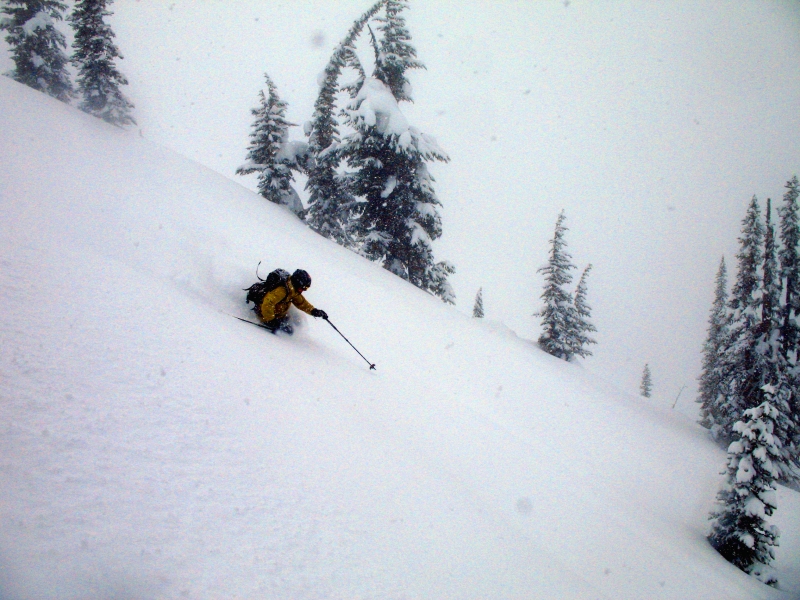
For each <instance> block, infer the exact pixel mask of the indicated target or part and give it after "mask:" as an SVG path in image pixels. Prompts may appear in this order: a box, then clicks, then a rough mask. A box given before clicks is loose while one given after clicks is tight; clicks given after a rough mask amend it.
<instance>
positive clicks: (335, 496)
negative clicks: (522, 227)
mask: <svg viewBox="0 0 800 600" xmlns="http://www.w3.org/2000/svg"><path fill="white" fill-rule="evenodd" d="M0 141H1V142H2V143H0V164H1V165H2V176H1V177H0V265H1V268H0V301H1V302H2V306H3V310H2V311H0V336H1V339H0V342H1V343H0V381H2V387H0V427H2V432H3V433H2V436H0V596H2V597H3V598H10V599H23V598H58V599H62V600H63V599H71V598H87V597H97V598H99V597H103V598H132V597H136V598H184V597H185V598H425V599H432V598H542V599H545V598H546V599H552V598H572V599H581V598H587V599H588V598H613V599H615V600H617V599H622V598H631V599H642V598H674V599H681V600H684V599H685V598H694V599H702V598H707V599H709V600H719V599H720V598H726V599H738V598H786V597H789V596H788V595H787V594H789V593H790V592H793V593H795V594H797V593H800V589H798V583H797V582H798V578H800V568H799V567H798V563H800V560H798V558H799V557H800V542H798V538H797V533H796V532H797V529H798V520H799V519H798V516H797V515H798V513H800V502H798V497H797V494H795V493H793V492H789V491H786V490H783V489H781V491H780V494H779V498H778V511H777V514H778V518H777V519H776V521H777V522H778V525H779V526H780V527H781V529H782V531H783V537H782V545H781V547H780V548H779V549H778V553H779V562H778V564H777V565H776V567H777V569H778V576H779V578H780V580H781V583H782V584H783V586H784V588H783V589H784V591H781V590H773V589H771V588H768V587H766V586H764V585H763V584H761V583H759V582H758V581H756V580H755V579H753V578H751V577H748V576H747V575H745V574H744V573H742V572H740V571H738V570H737V569H736V568H735V567H733V566H731V565H729V564H728V563H727V562H726V561H725V560H724V559H722V558H721V557H720V556H719V555H718V554H717V553H716V552H715V551H714V550H713V549H712V548H711V547H710V546H709V545H708V544H707V542H706V540H705V535H706V531H707V516H708V513H709V510H710V509H711V507H712V503H713V500H714V495H715V493H716V491H717V488H718V486H719V484H720V482H721V476H720V474H719V472H720V471H721V470H722V467H723V466H724V458H725V456H724V453H722V452H721V451H720V450H719V449H718V448H716V447H715V446H714V445H713V444H712V443H711V442H710V441H709V440H708V438H707V435H706V433H705V432H704V431H703V430H702V429H700V428H699V427H698V426H696V425H695V424H693V423H690V422H687V421H686V420H684V419H683V418H681V417H678V416H675V415H673V414H669V413H665V412H662V411H658V410H655V409H653V408H651V407H649V406H647V404H646V402H645V401H644V400H643V399H641V398H636V397H630V396H625V395H622V394H620V393H619V392H617V391H616V390H613V389H609V388H608V387H604V386H603V385H602V384H601V383H600V382H598V381H596V380H595V379H594V378H592V377H591V376H590V375H589V374H587V373H586V372H585V371H583V370H582V369H581V368H580V367H579V366H575V365H570V364H566V363H564V362H562V361H558V360H556V359H554V358H552V357H550V356H548V355H546V354H544V353H543V352H541V351H540V350H539V349H538V348H537V347H536V346H535V345H534V344H532V343H531V342H530V341H527V340H524V339H520V338H518V337H516V336H515V335H513V334H512V333H510V332H509V331H508V330H507V329H505V328H503V326H502V325H501V324H496V323H491V322H484V321H482V320H476V319H469V318H467V317H465V316H463V315H462V314H460V313H459V312H457V311H455V310H453V309H452V308H448V307H447V306H445V305H443V304H442V303H441V302H440V301H439V300H437V299H435V298H433V297H431V296H429V295H428V294H426V293H424V292H422V291H420V290H418V289H416V288H414V287H412V286H410V285H409V284H407V283H406V282H404V281H402V280H400V279H398V278H397V277H395V276H393V275H391V274H389V273H388V272H386V271H384V270H382V269H380V268H379V267H377V266H376V265H374V264H372V263H369V262H366V261H364V260H363V259H361V258H359V257H358V256H356V255H355V254H353V253H350V252H348V251H346V250H344V249H342V248H340V247H338V246H336V245H335V244H333V243H331V242H329V241H328V240H326V239H323V238H321V237H319V236H317V235H316V234H314V233H313V232H311V231H310V230H309V229H308V228H306V227H305V226H304V225H303V224H302V223H301V222H300V221H299V220H298V219H297V218H296V217H295V216H294V215H292V214H290V213H289V212H288V211H286V210H284V209H282V208H280V207H278V206H275V205H271V204H269V203H266V202H265V201H264V200H263V199H262V198H260V197H258V196H256V195H254V194H253V193H251V192H249V191H247V190H245V189H244V188H243V187H241V186H239V185H238V184H236V183H235V182H232V181H230V180H228V179H226V178H224V177H222V176H220V175H218V174H216V173H214V172H212V171H209V170H208V169H206V168H203V167H200V166H198V165H197V164H194V163H191V162H189V161H187V160H186V159H183V158H181V157H179V156H177V155H175V154H173V153H171V152H168V151H166V150H164V149H162V148H159V147H156V146H154V145H152V144H150V143H148V142H146V141H145V140H143V139H140V138H139V137H137V136H136V134H135V133H131V132H126V131H122V130H120V129H116V128H114V127H111V126H108V125H107V124H105V123H103V122H101V121H99V120H97V119H94V118H92V117H89V116H87V115H84V114H82V113H79V112H77V111H75V110H74V109H72V108H70V107H67V106H65V105H63V104H61V103H59V102H56V101H53V100H51V99H49V98H46V97H44V96H42V95H40V94H38V93H36V92H33V91H31V90H29V89H27V88H24V87H22V86H20V85H18V84H16V83H14V82H13V81H11V80H9V79H7V78H0ZM454 258H457V257H454ZM258 261H263V263H262V269H263V268H264V267H267V268H274V267H278V266H282V267H284V268H287V269H295V268H298V267H299V268H304V269H306V270H308V271H309V272H310V273H311V276H312V278H313V280H314V284H313V286H312V288H311V289H310V290H309V292H307V294H306V296H307V297H308V299H309V300H310V301H311V302H312V303H313V304H314V305H315V306H317V307H320V308H323V309H324V310H326V311H327V312H328V314H329V315H330V316H331V319H332V320H333V322H334V323H336V325H337V326H338V327H339V328H340V329H341V330H342V331H343V332H344V333H345V334H346V335H347V336H348V337H349V339H350V340H351V341H353V343H355V344H356V345H357V346H358V347H359V349H360V350H361V351H362V352H363V353H364V354H365V355H366V356H367V357H368V358H369V359H370V360H371V361H373V362H375V363H376V364H377V371H370V370H369V369H368V367H367V365H366V364H365V363H364V362H363V361H362V360H361V359H360V358H359V357H358V356H357V355H356V354H355V353H354V352H353V351H352V349H351V348H350V347H349V346H347V345H346V344H345V343H344V342H343V340H342V339H341V338H340V337H339V336H338V335H337V334H336V333H335V332H334V331H333V330H332V329H331V328H330V327H328V326H327V325H326V324H325V323H324V322H323V321H320V320H313V319H311V318H307V317H303V326H302V327H301V329H300V331H299V332H298V333H297V334H296V335H295V336H294V337H293V338H286V337H280V336H271V335H269V334H267V333H266V332H264V331H262V330H259V329H257V328H255V327H252V326H249V325H246V324H244V323H241V322H240V321H237V320H235V319H233V318H231V316H229V315H236V316H240V317H247V316H248V311H247V309H246V307H245V306H244V304H243V297H244V295H243V292H242V291H241V290H242V288H243V287H246V286H247V285H249V284H250V283H251V282H252V280H253V277H254V268H255V265H256V263H258ZM262 272H263V271H262ZM526 310H527V309H526ZM226 313H229V314H226ZM792 586H794V587H792ZM787 590H788V591H787Z"/></svg>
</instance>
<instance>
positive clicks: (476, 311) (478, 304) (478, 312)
mask: <svg viewBox="0 0 800 600" xmlns="http://www.w3.org/2000/svg"><path fill="white" fill-rule="evenodd" d="M472 316H473V317H475V318H476V319H482V318H483V288H478V293H477V294H476V295H475V306H474V307H473V308H472Z"/></svg>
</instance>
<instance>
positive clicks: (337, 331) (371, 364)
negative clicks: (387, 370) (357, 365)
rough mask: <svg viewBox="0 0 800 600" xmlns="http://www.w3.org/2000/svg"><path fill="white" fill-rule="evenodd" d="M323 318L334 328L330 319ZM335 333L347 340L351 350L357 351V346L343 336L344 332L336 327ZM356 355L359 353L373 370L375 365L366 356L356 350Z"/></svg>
mask: <svg viewBox="0 0 800 600" xmlns="http://www.w3.org/2000/svg"><path fill="white" fill-rule="evenodd" d="M325 320H326V321H327V322H328V325H330V326H331V327H333V328H334V329H336V325H334V324H333V323H331V320H330V319H328V318H327V317H326V318H325ZM336 333H338V334H339V335H341V336H342V337H343V338H344V341H345V342H347V343H348V344H350V347H351V348H352V349H353V350H355V351H356V352H358V348H356V347H355V346H353V344H352V343H351V342H350V340H348V339H347V338H346V337H344V334H343V333H342V332H341V331H339V330H338V329H336ZM358 355H359V356H360V357H361V358H363V359H364V360H366V361H367V364H368V365H369V368H370V370H373V371H374V370H375V365H374V364H373V363H371V362H369V361H368V360H367V358H366V357H365V356H364V355H363V354H361V352H358Z"/></svg>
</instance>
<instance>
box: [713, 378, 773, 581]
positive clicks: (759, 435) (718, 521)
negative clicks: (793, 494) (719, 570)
mask: <svg viewBox="0 0 800 600" xmlns="http://www.w3.org/2000/svg"><path fill="white" fill-rule="evenodd" d="M763 391H764V392H765V395H766V396H767V397H771V394H772V389H771V388H770V387H769V386H767V387H766V388H765V389H764V390H763ZM780 419H781V413H780V411H779V410H778V409H777V408H776V407H775V406H774V405H773V404H772V403H771V402H770V401H769V400H767V401H765V402H763V403H762V404H760V405H758V406H756V407H754V408H749V409H747V410H746V411H745V412H744V414H743V418H742V420H741V421H737V422H736V423H735V425H734V427H733V430H734V433H735V434H736V436H737V439H736V440H735V441H733V442H732V443H731V444H730V446H729V447H728V468H727V474H728V478H727V482H726V484H725V486H724V488H723V489H722V490H721V491H720V492H719V494H718V495H717V501H718V502H719V504H720V508H719V509H718V510H716V511H715V512H714V513H712V515H711V518H712V526H711V533H710V534H709V536H708V539H709V541H710V542H711V545H712V546H713V547H714V548H716V549H717V551H718V552H719V553H720V554H722V556H724V557H725V558H726V559H727V560H729V561H730V562H731V563H733V564H734V565H736V566H737V567H739V568H740V569H742V570H743V571H745V572H747V573H752V574H754V575H758V576H759V578H760V579H761V580H762V581H764V582H765V583H768V584H770V585H776V584H777V581H776V580H775V578H774V576H772V575H771V574H770V573H769V569H768V566H769V564H770V563H771V562H772V561H773V560H774V558H775V553H774V550H773V548H774V547H775V546H777V544H778V536H779V532H778V530H777V528H776V527H775V526H774V525H768V524H767V520H766V518H767V517H768V516H771V515H772V513H773V512H774V510H775V508H776V506H777V502H776V498H775V480H776V479H777V478H778V477H779V471H778V469H777V468H776V465H775V463H776V462H777V461H779V460H780V454H781V449H780V441H779V440H778V439H777V437H776V436H775V435H774V431H775V428H776V421H778V420H780Z"/></svg>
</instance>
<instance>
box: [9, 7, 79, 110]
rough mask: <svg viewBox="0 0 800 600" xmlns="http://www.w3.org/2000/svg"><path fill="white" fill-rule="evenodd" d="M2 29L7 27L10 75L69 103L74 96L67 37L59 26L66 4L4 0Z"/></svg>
mask: <svg viewBox="0 0 800 600" xmlns="http://www.w3.org/2000/svg"><path fill="white" fill-rule="evenodd" d="M0 6H1V7H0V15H6V16H5V17H3V18H0V31H7V32H8V33H7V35H6V42H7V43H8V45H9V46H10V49H11V58H12V60H13V61H14V69H13V70H12V71H11V72H10V73H8V75H9V76H10V77H11V78H12V79H14V80H16V81H19V82H20V83H24V84H25V85H27V86H29V87H32V88H33V89H35V90H39V91H40V92H44V93H45V94H47V95H49V96H52V97H53V98H57V99H58V100H61V101H62V102H66V103H69V101H70V99H71V98H72V97H73V94H74V92H73V88H72V83H71V82H70V78H69V73H68V72H67V64H68V63H69V59H68V58H67V55H66V53H65V50H66V48H67V42H66V38H65V37H64V34H63V33H61V32H60V31H59V30H58V29H57V28H56V24H57V23H58V21H62V20H63V19H64V16H63V15H64V11H65V10H66V8H67V6H66V4H64V3H63V2H58V1H56V0H5V2H3V3H2V5H0Z"/></svg>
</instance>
